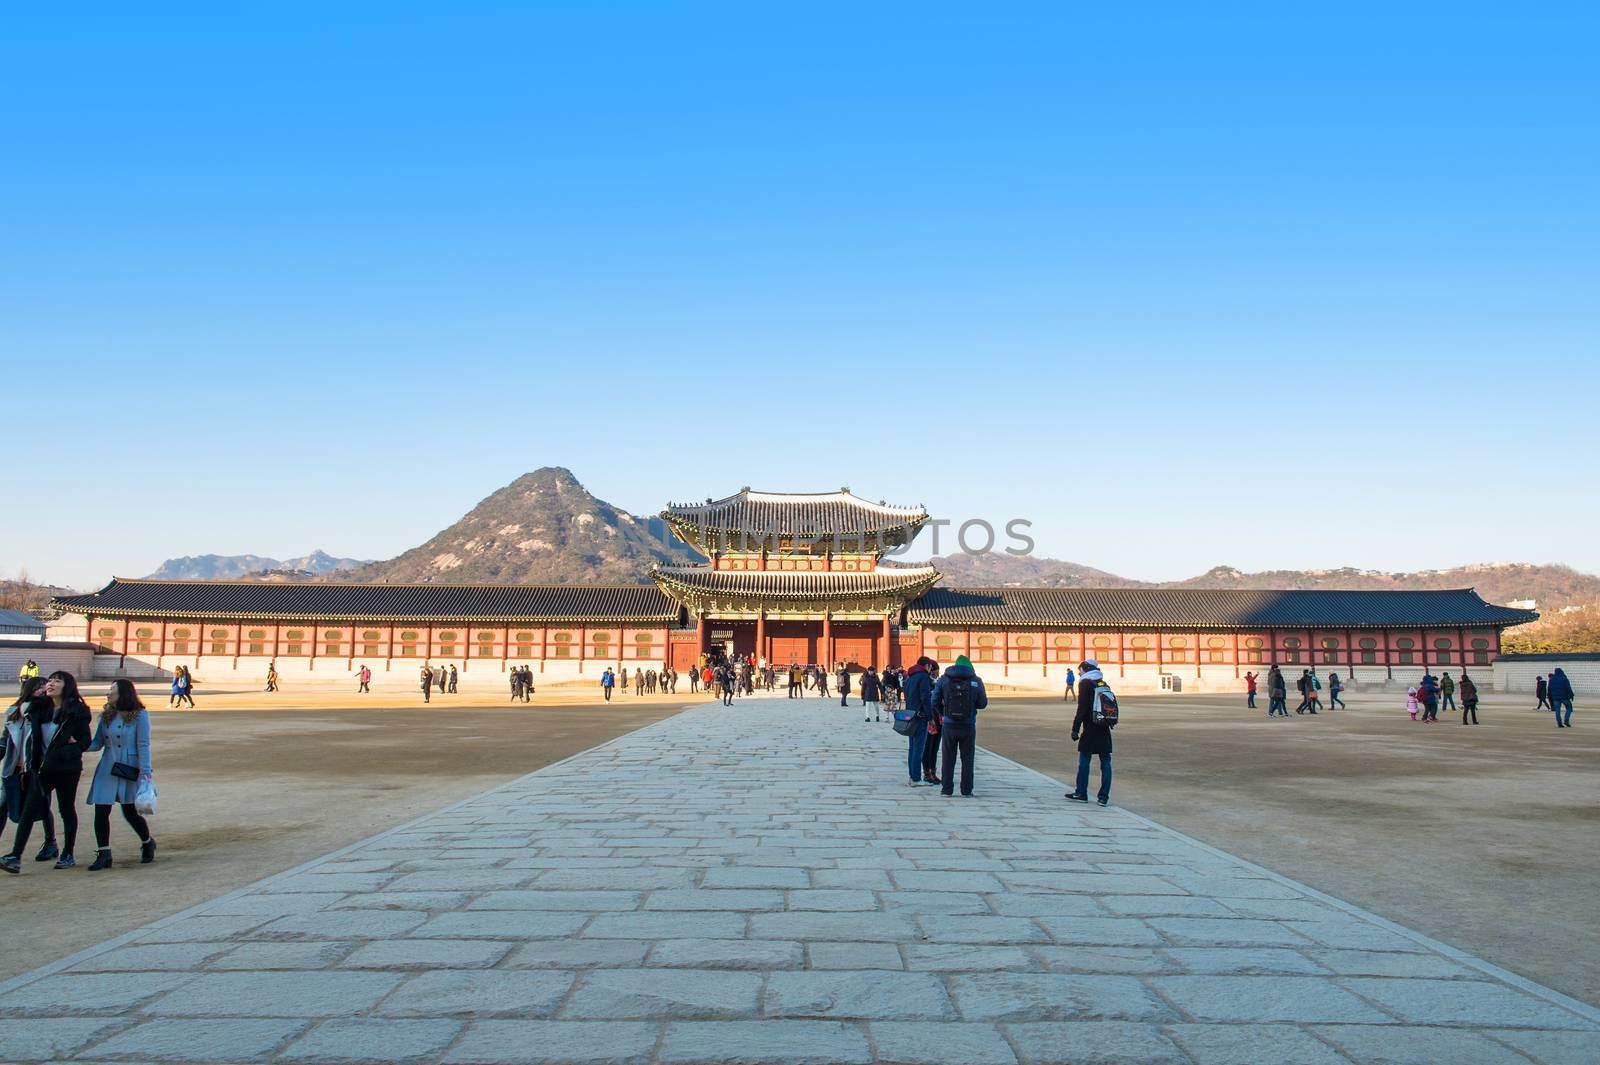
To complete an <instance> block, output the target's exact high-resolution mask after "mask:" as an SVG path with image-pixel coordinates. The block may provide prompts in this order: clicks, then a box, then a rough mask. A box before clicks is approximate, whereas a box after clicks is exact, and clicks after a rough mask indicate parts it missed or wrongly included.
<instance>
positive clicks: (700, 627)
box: [694, 613, 711, 665]
mask: <svg viewBox="0 0 1600 1065" xmlns="http://www.w3.org/2000/svg"><path fill="white" fill-rule="evenodd" d="M694 624H695V630H696V631H697V633H698V634H699V643H700V653H701V654H706V653H707V652H709V651H710V650H711V626H709V625H707V624H706V616H705V614H704V613H699V614H696V615H695V616H694ZM696 664H697V665H698V662H697V663H696Z"/></svg>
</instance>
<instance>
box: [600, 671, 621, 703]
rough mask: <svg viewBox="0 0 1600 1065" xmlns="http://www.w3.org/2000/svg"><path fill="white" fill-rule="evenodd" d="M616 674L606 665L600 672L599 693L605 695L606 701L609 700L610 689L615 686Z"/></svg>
mask: <svg viewBox="0 0 1600 1065" xmlns="http://www.w3.org/2000/svg"><path fill="white" fill-rule="evenodd" d="M616 683H617V675H616V674H615V673H613V672H611V667H610V666H607V667H606V668H605V670H604V671H602V672H601V674H600V693H601V694H602V695H604V696H605V697H606V702H608V703H609V702H610V701H611V689H612V688H613V687H615V686H616Z"/></svg>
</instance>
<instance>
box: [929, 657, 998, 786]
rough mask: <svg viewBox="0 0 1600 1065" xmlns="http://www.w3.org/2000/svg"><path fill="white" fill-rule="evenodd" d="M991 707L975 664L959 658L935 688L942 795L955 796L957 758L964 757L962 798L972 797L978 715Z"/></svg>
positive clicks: (962, 762)
mask: <svg viewBox="0 0 1600 1065" xmlns="http://www.w3.org/2000/svg"><path fill="white" fill-rule="evenodd" d="M988 705H989V694H988V692H986V691H984V688H983V678H982V677H980V676H978V674H977V673H976V672H974V671H973V668H972V660H971V659H969V658H968V657H967V656H966V655H958V656H957V657H956V664H955V665H953V666H951V667H950V668H949V669H947V670H945V671H944V673H943V674H942V675H941V676H940V677H939V679H938V680H937V681H936V682H935V683H934V685H933V713H934V716H935V717H937V718H938V719H939V747H940V749H941V751H942V752H943V754H944V758H943V763H942V764H941V765H940V767H939V780H940V784H939V794H941V795H953V794H955V779H956V756H957V755H960V757H961V794H962V795H964V796H966V797H967V798H971V797H972V777H973V766H972V756H973V755H974V754H975V753H976V752H977V745H978V711H979V710H982V709H983V708H984V707H986V706H988Z"/></svg>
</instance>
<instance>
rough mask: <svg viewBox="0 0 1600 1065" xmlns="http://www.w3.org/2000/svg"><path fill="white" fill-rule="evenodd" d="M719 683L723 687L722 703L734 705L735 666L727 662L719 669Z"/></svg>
mask: <svg viewBox="0 0 1600 1065" xmlns="http://www.w3.org/2000/svg"><path fill="white" fill-rule="evenodd" d="M717 684H718V686H719V687H720V688H721V689H722V705H723V706H732V705H733V667H732V666H730V665H728V664H727V663H723V665H722V666H721V667H720V668H719V669H718V670H717Z"/></svg>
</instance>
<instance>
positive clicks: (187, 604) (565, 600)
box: [56, 579, 679, 622]
mask: <svg viewBox="0 0 1600 1065" xmlns="http://www.w3.org/2000/svg"><path fill="white" fill-rule="evenodd" d="M56 604H57V605H58V606H60V607H61V608H62V609H64V610H71V611H73V612H75V613H93V614H97V615H104V616H111V617H114V616H118V615H128V616H134V615H152V616H160V615H167V616H181V617H204V618H226V617H249V618H257V617H258V618H307V619H312V620H315V619H321V618H355V619H361V620H371V621H383V620H389V619H394V620H412V619H423V618H440V619H448V620H482V621H573V622H583V621H641V622H642V621H675V620H677V618H678V616H679V608H678V604H677V603H675V602H673V600H672V599H671V598H670V597H668V596H667V595H666V593H664V592H663V591H661V589H659V588H657V587H655V586H654V585H649V584H539V585H514V584H513V585H499V584H322V583H308V584H291V583H283V584H276V583H265V582H250V581H140V580H117V579H114V580H112V582H111V583H110V584H108V585H106V586H105V587H104V588H102V589H100V591H98V592H94V593H93V594H90V595H69V596H62V597H61V598H59V599H57V600H56Z"/></svg>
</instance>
